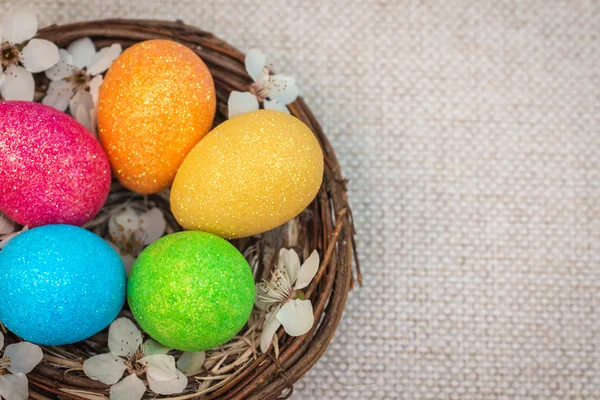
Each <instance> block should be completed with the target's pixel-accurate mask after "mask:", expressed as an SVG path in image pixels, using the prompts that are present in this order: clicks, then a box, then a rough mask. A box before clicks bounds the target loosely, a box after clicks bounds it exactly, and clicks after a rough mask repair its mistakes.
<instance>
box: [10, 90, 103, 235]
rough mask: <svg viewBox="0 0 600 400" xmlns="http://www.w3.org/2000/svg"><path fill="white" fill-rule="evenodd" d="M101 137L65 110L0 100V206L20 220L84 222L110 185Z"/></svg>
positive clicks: (28, 222)
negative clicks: (99, 140) (97, 136)
mask: <svg viewBox="0 0 600 400" xmlns="http://www.w3.org/2000/svg"><path fill="white" fill-rule="evenodd" d="M110 181H111V175H110V165H109V163H108V158H107V157H106V154H105V153H104V150H103V149H102V146H101V145H100V142H98V140H97V139H96V138H95V137H94V136H93V135H92V134H91V133H90V132H88V131H87V130H86V129H85V128H84V127H83V126H82V125H81V124H79V123H78V122H77V121H75V120H74V119H73V118H71V117H70V116H68V115H67V114H65V113H62V112H60V111H58V110H55V109H54V108H51V107H48V106H45V105H43V104H39V103H33V102H26V101H6V102H1V103H0V210H1V211H2V212H4V213H5V214H6V215H8V216H9V217H10V218H12V219H13V220H14V221H16V222H18V223H19V224H22V225H28V226H30V227H35V226H40V225H48V224H69V225H78V226H80V225H83V224H85V223H86V222H89V221H90V220H91V219H92V218H94V216H95V215H96V214H97V213H98V211H100V208H101V207H102V205H103V204H104V202H105V201H106V198H107V197H108V192H109V190H110Z"/></svg>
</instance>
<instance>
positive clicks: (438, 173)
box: [0, 0, 600, 399]
mask: <svg viewBox="0 0 600 400" xmlns="http://www.w3.org/2000/svg"><path fill="white" fill-rule="evenodd" d="M6 2H7V0H0V4H2V6H0V12H3V11H5V10H6V9H7V5H6ZM31 3H32V4H34V5H35V6H36V7H37V9H38V11H39V13H40V14H41V19H42V24H43V25H47V24H50V23H66V22H74V21H80V20H88V19H97V18H108V17H124V18H160V19H178V18H179V19H183V20H184V21H185V22H188V23H191V24H194V25H197V26H199V27H202V28H203V29H205V30H209V31H212V32H214V33H216V34H217V35H218V36H220V37H222V38H223V39H225V40H227V41H229V42H230V43H232V44H233V45H235V46H238V47H239V48H241V49H243V50H248V49H250V48H253V47H258V48H261V49H262V50H263V51H265V52H266V53H267V54H268V55H269V56H270V59H271V60H272V61H273V63H274V64H275V66H276V68H277V70H278V71H283V72H286V73H289V74H292V75H294V76H295V77H296V78H297V80H298V84H299V86H300V88H301V89H302V92H303V95H304V96H305V97H306V100H307V102H308V104H309V105H310V106H311V107H312V108H313V110H314V111H315V113H316V115H317V116H318V118H319V120H320V121H321V122H322V124H323V125H324V128H325V131H326V132H327V133H328V134H329V136H330V138H331V140H332V142H333V144H334V146H335V148H336V149H337V151H338V154H339V156H340V159H341V164H342V165H343V167H344V172H345V174H346V176H347V177H348V178H349V179H350V180H351V184H350V188H351V193H350V198H351V200H352V205H353V207H354V215H355V217H356V223H357V229H358V233H359V236H358V242H359V245H360V252H361V256H362V263H363V269H364V274H365V288H364V289H362V290H358V291H355V292H353V293H352V294H351V297H350V301H349V304H348V307H347V311H346V314H345V316H344V319H343V321H342V323H341V325H340V327H339V330H338V334H337V337H336V339H335V340H334V342H333V343H332V345H331V346H330V348H329V350H328V351H327V353H326V355H325V356H324V357H323V358H322V359H321V361H320V362H319V363H318V364H317V365H316V366H315V367H314V368H313V369H312V370H311V371H310V372H309V373H308V375H307V376H306V377H305V378H304V379H303V380H301V381H300V382H299V383H298V384H297V385H296V392H295V398H298V399H300V398H304V399H394V398H398V399H400V398H406V399H412V398H431V399H445V398H473V399H475V398H477V399H483V398H485V399H487V398H540V399H550V398H590V399H591V398H596V399H597V398H600V292H599V290H600V205H599V204H598V197H599V195H600V183H599V180H600V165H599V161H600V132H599V128H598V126H599V123H600V68H599V67H600V64H599V63H600V48H599V47H600V3H598V2H593V1H503V2H497V1H494V2H492V1H489V2H488V1H466V0H465V1H410V2H409V1H394V0H390V1H384V0H364V1H354V2H348V1H343V0H322V1H285V0H279V1H260V0H245V1H236V2H217V1H209V0H157V1H135V2H134V1H125V0H92V1H83V0H44V1H39V0H38V1H32V2H31Z"/></svg>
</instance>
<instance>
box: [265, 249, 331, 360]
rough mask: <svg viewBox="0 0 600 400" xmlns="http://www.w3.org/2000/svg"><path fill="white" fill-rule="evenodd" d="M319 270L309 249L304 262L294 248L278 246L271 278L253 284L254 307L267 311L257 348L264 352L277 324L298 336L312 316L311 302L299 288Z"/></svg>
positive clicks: (308, 281)
mask: <svg viewBox="0 0 600 400" xmlns="http://www.w3.org/2000/svg"><path fill="white" fill-rule="evenodd" d="M318 269H319V253H317V251H316V250H315V251H313V252H312V254H311V255H310V257H308V258H307V259H306V261H305V262H304V264H302V266H300V258H299V257H298V254H297V253H296V252H295V251H294V250H288V249H281V250H280V251H279V259H278V261H277V266H276V268H275V271H273V272H272V273H271V279H269V280H268V281H263V282H261V283H259V284H257V285H256V302H255V304H256V306H257V307H258V308H260V309H261V310H267V311H269V312H268V313H267V315H266V317H265V324H264V326H263V331H262V333H261V335H260V349H261V351H262V352H263V353H265V352H266V351H267V350H268V349H269V346H270V345H271V342H272V340H273V337H274V336H275V333H276V332H277V329H279V327H280V326H281V325H283V328H284V329H285V331H286V332H287V334H288V335H290V336H302V335H304V334H305V333H307V332H308V331H309V330H310V328H312V326H313V324H314V322H315V319H314V315H313V308H312V303H311V302H310V300H306V299H304V295H303V294H302V292H301V291H300V289H304V288H305V287H307V286H308V284H309V283H310V281H312V279H313V278H314V277H315V275H316V273H317V270H318Z"/></svg>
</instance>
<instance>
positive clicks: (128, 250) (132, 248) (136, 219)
mask: <svg viewBox="0 0 600 400" xmlns="http://www.w3.org/2000/svg"><path fill="white" fill-rule="evenodd" d="M166 228H167V221H166V220H165V216H164V214H163V212H162V211H161V210H160V209H159V208H156V207H155V208H152V209H151V210H149V211H147V212H145V213H143V214H141V215H138V213H137V212H136V211H135V210H134V209H133V208H131V207H128V206H127V207H124V208H123V209H121V210H120V211H119V212H117V213H114V214H112V215H111V216H110V218H109V220H108V234H109V236H110V241H109V244H110V245H111V247H112V248H113V249H115V250H116V251H117V252H118V253H119V254H120V255H121V259H122V260H123V264H125V268H126V270H127V272H128V273H129V270H130V269H131V266H132V265H133V263H134V261H135V258H136V257H137V256H138V255H139V254H140V253H141V251H142V250H143V249H144V248H145V247H146V246H147V245H149V244H150V243H152V242H155V241H157V240H158V239H159V238H160V237H161V236H162V235H163V234H164V233H165V229H166Z"/></svg>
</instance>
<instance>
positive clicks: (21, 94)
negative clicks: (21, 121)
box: [0, 4, 59, 101]
mask: <svg viewBox="0 0 600 400" xmlns="http://www.w3.org/2000/svg"><path fill="white" fill-rule="evenodd" d="M37 30H38V20H37V16H36V15H35V13H34V12H33V11H32V10H31V9H30V8H29V7H27V6H26V5H24V4H21V5H18V6H17V7H15V8H13V9H12V10H10V11H9V12H8V13H7V14H6V15H4V17H2V20H1V21H0V94H2V97H3V98H4V99H5V100H26V101H32V100H33V97H34V94H35V82H34V80H33V75H32V73H36V72H42V71H44V70H46V69H48V68H50V67H52V66H53V65H54V64H56V63H57V62H58V59H59V55H58V47H56V45H55V44H54V43H52V42H49V41H48V40H43V39H32V38H33V37H34V36H35V34H36V33H37Z"/></svg>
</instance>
